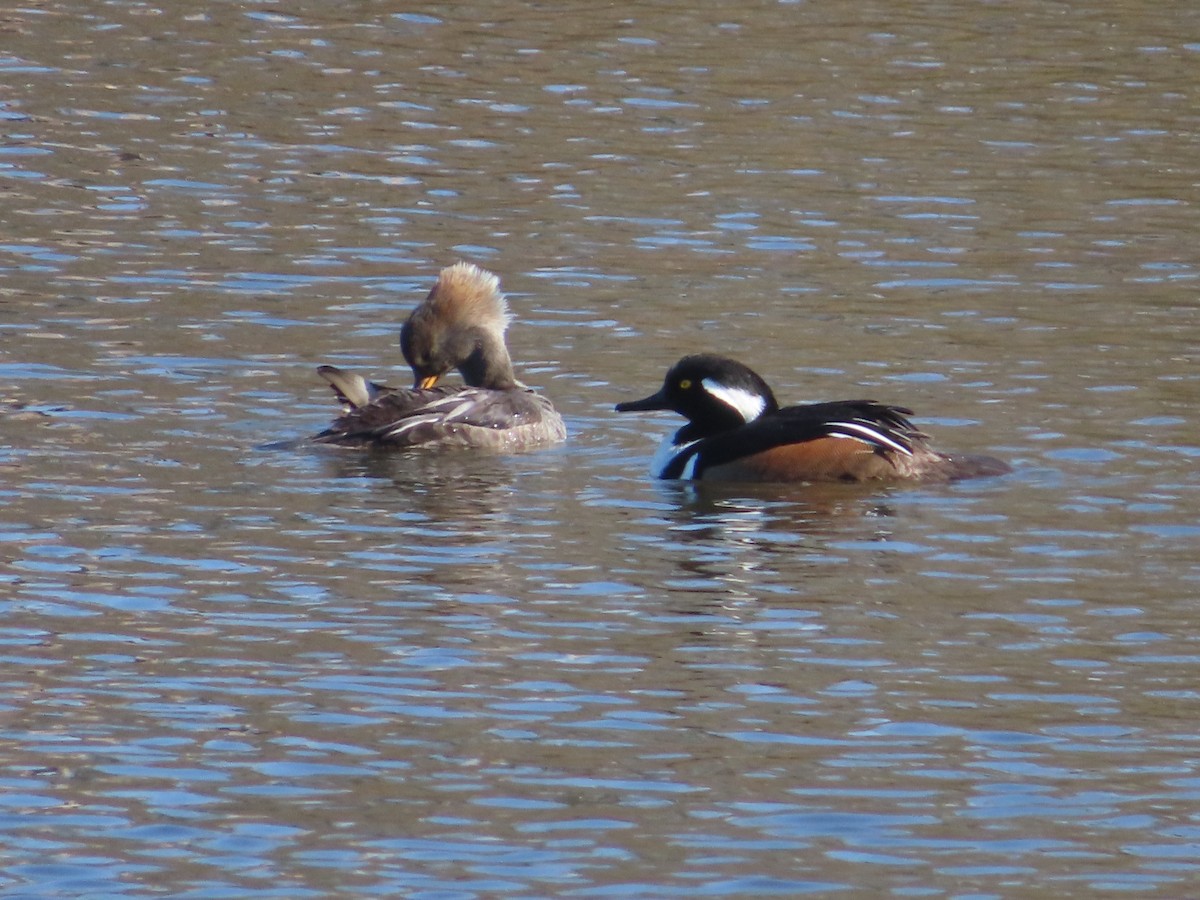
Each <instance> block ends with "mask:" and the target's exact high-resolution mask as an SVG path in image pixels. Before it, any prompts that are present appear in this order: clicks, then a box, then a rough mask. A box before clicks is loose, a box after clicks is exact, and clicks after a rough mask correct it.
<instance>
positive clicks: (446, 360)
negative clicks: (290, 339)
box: [311, 262, 566, 452]
mask: <svg viewBox="0 0 1200 900" xmlns="http://www.w3.org/2000/svg"><path fill="white" fill-rule="evenodd" d="M510 321H511V317H510V315H509V312H508V303H507V301H506V300H505V297H504V294H503V293H501V291H500V279H499V278H497V277H496V275H495V274H493V273H492V272H489V271H487V270H486V269H483V268H480V267H479V266H476V265H474V264H473V263H469V262H457V263H455V264H454V265H452V266H447V267H446V268H444V269H442V270H441V272H440V273H439V274H438V278H437V282H436V283H435V284H434V286H433V289H432V290H431V291H430V292H429V295H428V296H427V297H426V298H425V300H424V301H423V302H422V303H421V304H420V305H419V306H417V307H416V309H414V310H413V311H412V313H411V314H410V315H409V317H408V320H407V321H406V322H405V323H404V325H403V327H402V328H401V330H400V350H401V353H402V354H403V355H404V359H405V361H406V362H407V363H408V365H409V367H410V368H411V369H412V372H413V386H412V387H411V388H395V387H388V386H387V385H383V384H378V383H376V382H373V381H369V380H367V379H366V378H363V377H362V376H361V375H358V374H356V373H353V372H347V371H346V370H344V369H340V368H338V367H336V366H319V367H318V368H317V373H318V374H319V375H320V376H321V377H322V378H324V379H325V381H326V382H327V383H328V384H329V386H330V387H331V388H332V389H333V392H334V394H335V395H336V396H337V398H338V400H339V401H340V402H341V403H342V407H343V412H342V415H341V416H339V417H338V418H337V419H336V420H334V422H333V424H332V425H330V426H329V427H328V428H326V429H325V430H324V431H322V432H321V433H319V434H317V435H314V436H313V437H312V438H311V440H312V441H314V442H315V443H318V444H335V445H339V446H349V447H378V448H388V447H391V448H395V447H414V446H432V447H437V448H449V447H470V448H478V449H486V450H495V451H500V452H510V451H520V450H528V449H533V448H536V447H544V446H548V445H551V444H555V443H558V442H560V441H563V440H565V438H566V426H565V425H564V424H563V420H562V416H560V415H559V414H558V412H556V411H555V409H554V406H553V405H552V404H551V403H550V401H549V400H547V399H546V398H545V397H543V396H541V395H540V394H537V393H536V392H534V391H533V390H532V389H530V388H529V387H527V386H526V385H524V384H522V383H521V382H520V381H518V380H517V377H516V375H515V373H514V372H513V365H512V360H511V358H510V357H509V355H508V347H507V346H506V344H505V341H504V334H505V331H506V330H507V328H508V325H509V322H510ZM451 369H457V370H458V371H459V373H460V374H461V375H462V379H463V381H464V382H465V384H464V385H461V386H450V385H445V384H441V385H439V384H438V382H439V381H440V380H441V378H442V376H444V375H446V374H447V373H448V372H449V371H450V370H451Z"/></svg>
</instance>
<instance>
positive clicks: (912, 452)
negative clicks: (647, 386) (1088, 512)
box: [617, 353, 1012, 481]
mask: <svg viewBox="0 0 1200 900" xmlns="http://www.w3.org/2000/svg"><path fill="white" fill-rule="evenodd" d="M651 409H669V410H673V411H674V412H677V413H679V414H680V415H682V416H684V417H685V418H687V420H688V423H687V424H686V425H684V426H683V427H682V428H681V429H679V431H677V432H675V434H673V435H669V436H668V437H667V438H666V439H665V440H664V441H663V444H662V446H661V447H660V448H659V450H658V452H657V453H656V454H655V456H654V461H653V463H652V471H653V474H654V475H655V476H656V477H658V478H681V479H704V480H706V481H873V480H901V479H924V480H929V481H951V480H955V479H959V478H971V477H975V476H981V475H1003V474H1004V473H1006V472H1010V471H1012V470H1011V469H1010V468H1009V466H1008V465H1006V464H1005V463H1003V462H1001V461H1000V460H998V459H993V458H991V457H989V456H944V455H943V454H941V453H937V452H936V451H934V450H932V449H930V447H929V446H928V444H927V443H926V441H927V436H926V435H925V434H922V433H921V432H920V431H918V430H917V429H916V427H915V426H914V425H913V424H912V422H910V421H909V420H908V418H907V417H908V416H910V415H912V410H909V409H905V408H904V407H902V406H886V405H884V404H882V403H876V402H875V401H874V400H836V401H833V402H831V403H813V404H808V405H804V406H787V407H784V408H782V409H781V408H780V406H779V403H778V402H777V401H776V400H775V395H774V394H773V393H772V392H771V388H770V387H769V386H768V385H767V383H766V382H765V381H764V380H763V379H762V378H761V377H759V375H758V374H757V373H755V372H753V371H752V370H750V369H749V368H747V367H746V366H744V365H742V364H741V363H739V362H735V361H734V360H732V359H726V358H725V357H723V356H715V355H713V354H708V353H703V354H698V355H696V356H685V357H684V358H683V359H681V360H680V361H679V362H677V363H676V364H675V365H674V366H672V367H671V370H670V371H669V372H667V377H666V380H665V381H664V382H663V386H662V389H661V390H659V391H658V393H656V394H652V395H651V396H649V397H646V398H645V399H643V400H632V401H629V402H626V403H618V404H617V411H618V412H630V411H636V410H651Z"/></svg>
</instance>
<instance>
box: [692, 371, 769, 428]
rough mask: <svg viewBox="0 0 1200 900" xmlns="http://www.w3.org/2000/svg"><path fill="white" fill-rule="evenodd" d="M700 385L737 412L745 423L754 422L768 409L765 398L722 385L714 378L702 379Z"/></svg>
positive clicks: (744, 390)
mask: <svg viewBox="0 0 1200 900" xmlns="http://www.w3.org/2000/svg"><path fill="white" fill-rule="evenodd" d="M700 384H702V385H703V386H704V389H705V390H706V391H708V392H709V393H710V394H711V395H712V396H714V397H716V398H717V399H718V400H720V401H721V402H722V403H724V404H725V405H726V406H729V407H732V408H733V409H734V410H736V411H737V414H738V415H739V416H741V417H742V421H744V422H753V421H754V420H755V419H757V418H758V417H759V416H761V415H762V414H763V410H765V409H766V408H767V401H766V399H765V398H763V397H762V396H761V395H759V394H756V393H754V392H753V391H748V390H746V389H745V388H736V387H729V385H726V384H721V382H719V381H716V380H714V379H712V378H705V379H702V380H701V382H700Z"/></svg>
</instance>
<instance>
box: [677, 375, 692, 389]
mask: <svg viewBox="0 0 1200 900" xmlns="http://www.w3.org/2000/svg"><path fill="white" fill-rule="evenodd" d="M691 386H692V380H691V379H690V378H682V379H680V381H679V389H680V390H681V391H686V390H689V389H690V388H691Z"/></svg>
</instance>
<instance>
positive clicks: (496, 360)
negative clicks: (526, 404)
mask: <svg viewBox="0 0 1200 900" xmlns="http://www.w3.org/2000/svg"><path fill="white" fill-rule="evenodd" d="M458 371H459V372H460V373H461V374H462V377H463V381H465V382H466V383H467V384H469V385H470V386H471V387H480V388H487V389H488V390H492V391H511V390H513V389H514V388H519V387H522V385H521V383H520V382H519V381H517V376H516V374H515V373H514V372H513V367H512V360H511V359H510V358H509V356H508V348H507V347H505V346H504V339H503V338H497V337H496V336H495V335H494V334H492V333H491V332H489V331H480V332H479V333H478V334H477V335H476V340H475V348H474V349H473V350H472V351H471V353H470V354H469V355H468V356H467V357H466V359H464V360H463V361H462V362H461V363H459V365H458Z"/></svg>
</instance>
